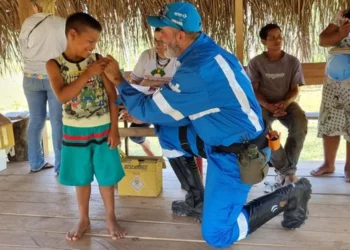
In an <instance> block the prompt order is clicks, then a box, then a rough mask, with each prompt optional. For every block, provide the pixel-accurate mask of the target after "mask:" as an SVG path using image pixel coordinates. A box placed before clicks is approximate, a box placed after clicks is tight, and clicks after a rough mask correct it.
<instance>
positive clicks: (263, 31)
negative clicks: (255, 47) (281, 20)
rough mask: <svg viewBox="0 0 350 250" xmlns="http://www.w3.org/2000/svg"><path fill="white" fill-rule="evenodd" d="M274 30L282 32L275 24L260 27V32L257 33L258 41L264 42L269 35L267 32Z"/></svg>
mask: <svg viewBox="0 0 350 250" xmlns="http://www.w3.org/2000/svg"><path fill="white" fill-rule="evenodd" d="M274 29H279V30H280V31H282V30H281V27H280V26H278V25H277V24H275V23H269V24H267V25H265V26H264V27H262V28H261V30H260V32H259V36H260V39H262V40H266V39H267V36H268V34H269V31H270V30H274Z"/></svg>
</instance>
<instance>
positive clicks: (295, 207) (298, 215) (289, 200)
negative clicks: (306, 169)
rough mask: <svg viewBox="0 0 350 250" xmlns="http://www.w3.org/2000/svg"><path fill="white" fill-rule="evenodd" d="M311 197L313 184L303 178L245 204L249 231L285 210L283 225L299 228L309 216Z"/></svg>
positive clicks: (289, 227)
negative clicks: (308, 206)
mask: <svg viewBox="0 0 350 250" xmlns="http://www.w3.org/2000/svg"><path fill="white" fill-rule="evenodd" d="M310 198H311V184H310V182H309V181H308V180H307V179H305V178H301V179H300V180H299V181H297V182H296V183H291V184H289V185H287V186H284V187H281V188H279V189H277V190H275V191H274V192H272V193H270V194H268V195H264V196H262V197H260V198H257V199H255V200H252V201H250V202H249V203H248V204H246V205H245V206H244V208H245V210H246V211H247V213H248V215H249V229H250V230H249V233H252V232H254V231H255V230H256V229H258V228H259V227H261V226H262V225H263V224H265V223H266V222H267V221H269V220H271V219H272V218H273V217H275V216H276V215H278V214H279V213H281V212H284V215H283V221H282V226H283V227H284V228H287V229H295V228H299V227H300V226H301V225H302V224H304V222H305V220H306V219H307V217H308V208H307V204H308V202H309V200H310Z"/></svg>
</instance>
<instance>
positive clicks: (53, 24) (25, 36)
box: [19, 0, 66, 174]
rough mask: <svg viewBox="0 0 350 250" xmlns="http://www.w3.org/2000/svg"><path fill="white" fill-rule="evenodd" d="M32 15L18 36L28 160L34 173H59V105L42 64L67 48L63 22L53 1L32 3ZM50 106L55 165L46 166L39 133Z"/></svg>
mask: <svg viewBox="0 0 350 250" xmlns="http://www.w3.org/2000/svg"><path fill="white" fill-rule="evenodd" d="M31 3H32V7H33V11H34V15H32V16H30V17H28V18H27V19H26V20H25V21H24V23H23V25H22V29H21V32H20V35H19V41H20V46H21V52H22V55H23V58H24V72H23V73H24V77H23V89H24V94H25V96H26V99H27V102H28V107H29V125H28V138H27V141H28V156H29V164H30V169H31V171H33V172H37V171H40V170H42V169H45V168H53V167H54V168H55V172H56V173H57V174H58V172H59V169H60V158H61V144H62V104H61V103H60V102H59V101H58V99H57V98H56V96H55V95H54V93H53V91H52V89H51V86H50V82H49V80H48V76H47V73H46V68H45V64H46V62H47V61H48V60H49V59H50V58H54V57H57V56H58V55H60V54H61V53H62V52H63V51H64V50H65V47H66V37H65V19H63V18H61V17H57V16H54V15H53V14H52V13H54V12H55V0H31ZM47 103H48V106H49V114H50V122H51V127H52V141H53V148H54V152H55V165H52V164H51V163H48V162H45V159H44V153H43V148H42V145H41V140H42V131H43V128H44V125H45V121H46V115H47V109H46V106H47Z"/></svg>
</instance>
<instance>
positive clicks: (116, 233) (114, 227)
mask: <svg viewBox="0 0 350 250" xmlns="http://www.w3.org/2000/svg"><path fill="white" fill-rule="evenodd" d="M106 227H107V230H108V232H109V234H110V235H111V237H112V240H117V239H121V238H124V236H125V235H126V230H125V229H124V228H122V227H121V226H120V225H119V223H118V222H117V219H116V218H115V216H113V217H112V218H107V222H106Z"/></svg>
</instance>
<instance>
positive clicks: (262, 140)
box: [215, 126, 269, 154]
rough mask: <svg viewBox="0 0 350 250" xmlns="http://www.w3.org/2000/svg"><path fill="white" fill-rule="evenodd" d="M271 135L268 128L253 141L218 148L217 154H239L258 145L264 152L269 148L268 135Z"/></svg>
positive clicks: (216, 148)
mask: <svg viewBox="0 0 350 250" xmlns="http://www.w3.org/2000/svg"><path fill="white" fill-rule="evenodd" d="M268 133H269V130H268V128H267V126H265V130H264V131H263V132H262V133H261V135H259V136H258V137H257V138H255V139H253V140H248V141H243V142H242V143H233V144H231V145H230V146H216V147H215V150H216V152H225V153H235V154H239V152H240V151H242V149H246V148H247V147H248V146H249V145H256V146H257V147H258V149H259V150H262V149H264V148H266V147H268V140H267V138H266V135H267V134H268Z"/></svg>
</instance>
